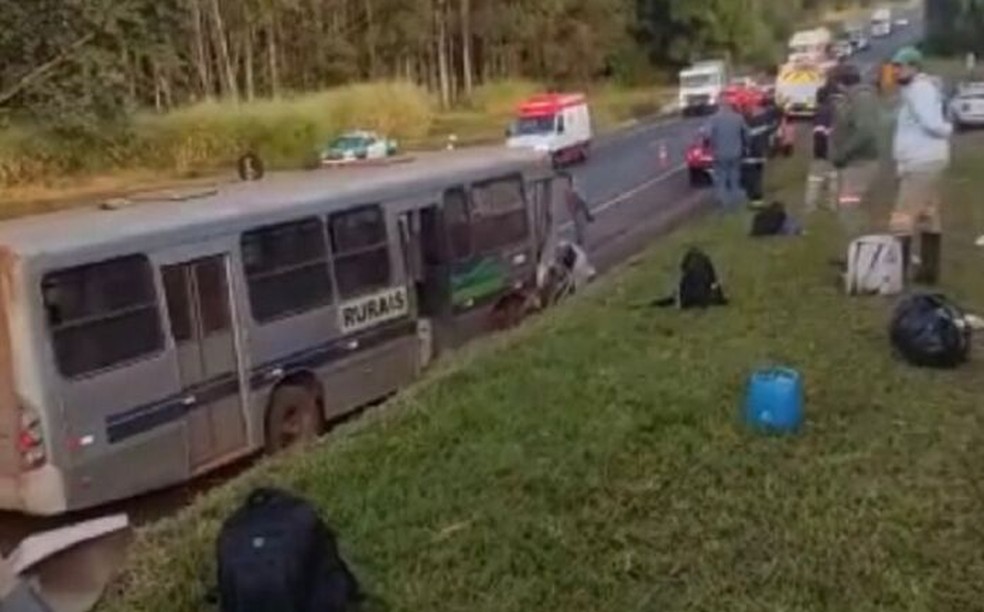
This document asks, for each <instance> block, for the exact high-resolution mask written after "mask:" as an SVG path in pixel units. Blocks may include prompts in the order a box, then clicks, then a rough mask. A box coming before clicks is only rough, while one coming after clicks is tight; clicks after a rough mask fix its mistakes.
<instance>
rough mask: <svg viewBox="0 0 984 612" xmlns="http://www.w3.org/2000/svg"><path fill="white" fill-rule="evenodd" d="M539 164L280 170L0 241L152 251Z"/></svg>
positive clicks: (478, 157) (43, 222)
mask: <svg viewBox="0 0 984 612" xmlns="http://www.w3.org/2000/svg"><path fill="white" fill-rule="evenodd" d="M538 164H542V167H543V168H544V170H545V171H546V170H548V169H550V168H551V166H550V164H549V161H548V160H547V159H546V158H545V157H544V156H543V154H541V153H536V152H534V151H531V150H527V149H507V148H505V147H475V148H463V149H459V150H456V151H453V152H451V151H447V152H438V153H424V154H421V155H419V156H417V157H416V158H415V159H412V160H410V161H406V162H400V163H390V164H387V165H377V166H364V167H351V168H336V169H330V170H313V171H290V172H278V173H272V174H270V175H268V176H267V177H266V178H264V179H263V180H260V181H254V182H230V183H227V184H222V185H217V186H215V187H213V188H211V189H202V188H198V189H185V190H183V191H184V193H183V194H182V193H181V192H174V193H171V194H168V193H167V192H156V193H154V194H147V195H146V196H139V197H136V196H134V197H132V198H131V199H130V200H129V202H128V203H125V204H122V205H119V206H112V207H107V206H104V205H103V204H95V205H92V206H85V207H78V208H74V209H69V210H64V211H59V212H53V213H46V214H40V215H35V216H31V217H24V218H20V219H13V220H10V221H4V222H0V248H3V249H5V250H7V251H8V252H9V253H11V254H13V255H15V256H17V257H22V258H25V257H37V256H44V255H71V254H79V255H84V253H85V252H87V251H90V250H97V251H98V250H100V249H101V248H105V247H107V246H114V245H119V246H121V248H124V249H125V248H126V246H125V245H126V244H129V243H132V244H133V248H134V250H135V251H144V250H152V249H154V248H155V247H156V248H162V247H166V246H170V245H175V244H176V243H180V242H194V241H198V240H207V239H209V238H213V237H216V236H220V235H222V234H225V233H235V232H239V231H243V230H245V229H248V228H249V227H253V226H256V225H261V224H266V223H277V222H279V221H281V220H289V219H290V218H293V217H296V216H298V215H305V214H312V215H313V214H325V213H330V212H332V211H335V210H341V209H344V208H347V207H350V206H355V205H359V204H373V203H377V202H385V201H387V200H393V199H396V198H400V197H401V196H408V197H409V196H412V195H414V194H419V193H426V192H429V191H434V192H438V191H440V190H441V189H443V188H444V187H446V186H450V185H454V184H463V183H468V182H472V181H477V180H482V179H485V178H491V177H492V176H495V175H496V174H508V173H511V172H518V171H520V170H523V169H529V168H531V167H536V166H537V165H538ZM158 194H159V195H158ZM178 237H180V239H178Z"/></svg>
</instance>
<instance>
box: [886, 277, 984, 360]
mask: <svg viewBox="0 0 984 612" xmlns="http://www.w3.org/2000/svg"><path fill="white" fill-rule="evenodd" d="M889 337H890V340H891V343H892V347H893V348H894V349H895V350H896V352H898V354H899V355H900V356H901V357H902V358H903V359H905V360H906V361H907V362H908V363H910V364H912V365H914V366H919V367H925V368H955V367H957V366H959V365H961V364H963V363H965V362H966V361H967V360H968V359H969V357H970V345H971V339H972V331H971V325H970V322H969V321H968V317H967V315H966V314H965V313H964V311H963V310H961V309H960V307H958V306H957V305H955V304H954V303H952V302H950V301H949V300H948V299H946V298H945V297H944V296H942V295H939V294H929V293H919V294H915V295H911V296H908V297H906V298H904V299H903V300H902V301H900V302H899V303H898V305H897V306H896V307H895V312H894V313H893V314H892V322H891V325H890V327H889Z"/></svg>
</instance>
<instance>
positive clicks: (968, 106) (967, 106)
mask: <svg viewBox="0 0 984 612" xmlns="http://www.w3.org/2000/svg"><path fill="white" fill-rule="evenodd" d="M950 116H951V117H952V119H953V123H954V125H955V126H956V128H957V129H967V128H972V127H982V126H984V82H980V83H962V84H961V85H959V86H958V87H957V92H956V94H955V95H954V96H953V98H952V99H951V100H950Z"/></svg>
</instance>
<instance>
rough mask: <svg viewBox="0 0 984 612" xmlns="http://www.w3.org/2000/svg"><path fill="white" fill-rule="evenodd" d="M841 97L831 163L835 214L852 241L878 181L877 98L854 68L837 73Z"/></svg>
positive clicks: (835, 107) (834, 130) (831, 147)
mask: <svg viewBox="0 0 984 612" xmlns="http://www.w3.org/2000/svg"><path fill="white" fill-rule="evenodd" d="M836 79H837V83H836V86H837V88H838V89H839V91H840V92H841V93H842V96H843V97H842V98H841V100H840V101H839V103H835V105H834V120H833V126H832V129H831V140H830V145H831V146H830V149H831V151H830V161H831V163H832V164H833V166H834V168H835V169H836V171H837V186H838V189H837V210H838V214H839V215H840V218H841V222H842V223H843V224H844V226H845V229H846V230H847V232H848V233H849V234H851V237H853V235H854V234H856V233H857V232H859V231H860V230H861V229H863V227H862V226H863V211H862V204H863V202H864V201H865V199H866V198H867V196H868V191H869V190H870V189H871V186H872V184H873V183H874V182H875V179H876V178H877V177H878V170H879V164H878V125H879V123H880V119H879V117H880V114H881V111H880V108H879V102H878V94H877V93H876V92H875V91H874V89H873V88H872V87H870V86H868V85H867V84H865V83H863V82H862V80H861V72H860V71H859V70H858V69H857V67H856V66H853V65H850V64H844V65H842V66H840V67H839V69H838V71H837V76H836Z"/></svg>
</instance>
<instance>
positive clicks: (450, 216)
mask: <svg viewBox="0 0 984 612" xmlns="http://www.w3.org/2000/svg"><path fill="white" fill-rule="evenodd" d="M444 222H445V223H446V224H447V231H448V242H449V243H450V245H449V246H450V247H451V253H450V254H451V258H452V259H454V260H455V261H461V260H462V259H468V258H469V257H471V255H472V236H471V224H470V223H469V214H468V196H467V194H466V193H465V190H464V189H462V188H461V187H455V188H454V189H448V190H447V191H445V192H444Z"/></svg>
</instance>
